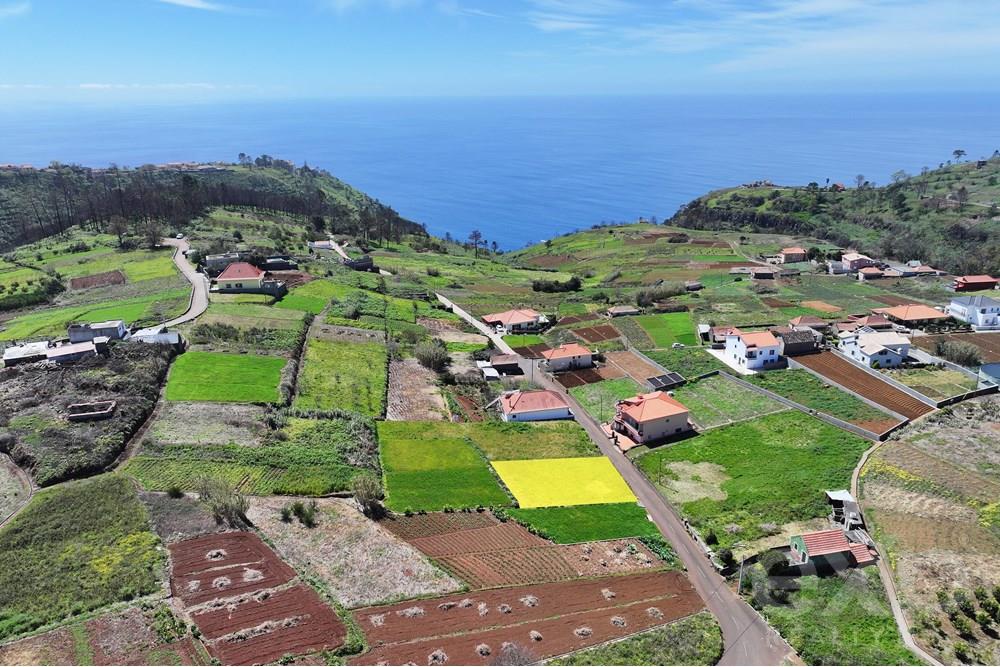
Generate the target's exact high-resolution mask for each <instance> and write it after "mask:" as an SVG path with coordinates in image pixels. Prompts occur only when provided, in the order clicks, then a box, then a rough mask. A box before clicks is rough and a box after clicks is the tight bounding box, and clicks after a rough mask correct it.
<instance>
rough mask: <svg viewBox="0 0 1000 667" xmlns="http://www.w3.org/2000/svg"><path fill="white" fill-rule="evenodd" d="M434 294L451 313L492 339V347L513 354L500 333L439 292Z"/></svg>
mask: <svg viewBox="0 0 1000 667" xmlns="http://www.w3.org/2000/svg"><path fill="white" fill-rule="evenodd" d="M434 296H436V297H437V298H438V301H440V302H441V303H443V304H444V305H445V306H447V307H448V308H451V311H452V312H453V313H455V314H456V315H458V316H459V317H461V318H462V319H463V320H465V321H466V322H468V323H469V324H471V325H472V326H474V327H476V329H477V330H479V331H480V332H482V334H483V335H484V336H486V337H487V338H489V339H490V340H491V341H493V347H495V348H496V349H498V350H500V351H501V352H503V353H504V354H514V350H513V349H512V348H511V346H510V345H508V344H507V343H506V341H504V339H503V336H501V335H500V334H498V333H497V332H496V331H494V330H493V329H491V328H490V327H488V326H486V324H485V323H483V322H481V321H480V320H478V319H476V318H475V317H473V316H472V315H470V314H469V313H468V312H466V311H465V310H463V309H462V308H459V307H458V306H457V305H455V303H454V302H453V301H451V300H450V299H448V298H447V297H444V296H442V295H440V294H435V295H434Z"/></svg>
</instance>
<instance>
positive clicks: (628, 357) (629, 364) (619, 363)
mask: <svg viewBox="0 0 1000 667" xmlns="http://www.w3.org/2000/svg"><path fill="white" fill-rule="evenodd" d="M604 358H605V359H607V360H608V364H609V365H611V366H616V367H618V368H619V369H621V371H622V372H623V373H624V374H626V375H628V376H629V377H631V378H632V379H633V380H635V381H636V382H638V383H639V384H642V385H644V384H645V382H646V380H648V379H649V378H651V377H656V376H657V375H663V371H661V370H660V369H659V368H658V367H656V366H654V365H653V364H651V363H649V362H648V361H644V360H643V359H642V358H640V357H639V355H637V354H635V353H634V352H629V351H624V352H605V353H604Z"/></svg>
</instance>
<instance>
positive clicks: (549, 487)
mask: <svg viewBox="0 0 1000 667" xmlns="http://www.w3.org/2000/svg"><path fill="white" fill-rule="evenodd" d="M492 465H493V468H494V469H495V470H496V471H497V474H498V475H500V479H502V480H503V483H504V484H506V485H507V488H508V489H510V492H511V493H513V494H514V498H516V499H517V502H518V504H520V506H521V507H556V506H562V505H597V504H600V503H626V502H635V500H636V498H635V495H634V494H633V493H632V490H631V489H629V488H628V484H626V483H625V480H624V479H622V476H621V475H619V474H618V471H617V470H615V467H614V465H613V464H612V463H611V461H609V460H608V459H607V458H605V457H603V456H588V457H585V458H571V459H532V460H528V461H493V462H492Z"/></svg>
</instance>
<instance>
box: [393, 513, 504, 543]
mask: <svg viewBox="0 0 1000 667" xmlns="http://www.w3.org/2000/svg"><path fill="white" fill-rule="evenodd" d="M498 523H499V521H497V520H496V519H495V518H494V517H493V515H492V514H490V513H489V512H449V513H444V512H431V513H429V514H414V515H413V516H403V515H397V516H390V517H387V518H385V519H383V520H382V521H380V522H379V525H380V526H382V527H383V528H385V529H386V530H388V531H389V532H390V533H392V534H393V535H395V536H396V537H399V538H400V539H403V540H413V539H416V538H421V537H431V536H432V535H441V534H443V533H451V532H455V531H459V530H470V529H475V528H484V527H486V526H495V525H497V524H498Z"/></svg>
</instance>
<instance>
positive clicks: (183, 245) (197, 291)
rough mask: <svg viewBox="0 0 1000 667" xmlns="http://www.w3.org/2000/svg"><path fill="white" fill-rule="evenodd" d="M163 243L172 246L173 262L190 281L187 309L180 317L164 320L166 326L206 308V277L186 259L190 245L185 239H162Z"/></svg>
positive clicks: (197, 313) (198, 313) (190, 316)
mask: <svg viewBox="0 0 1000 667" xmlns="http://www.w3.org/2000/svg"><path fill="white" fill-rule="evenodd" d="M162 243H163V245H169V246H173V247H174V264H176V265H177V269H178V270H179V271H180V272H181V274H182V275H183V276H184V277H185V278H187V281H188V282H189V283H191V300H190V301H189V302H188V309H187V310H186V311H184V314H183V315H181V316H180V317H175V318H174V319H172V320H170V321H168V322H164V324H165V325H166V326H168V327H174V326H177V325H178V324H184V323H185V322H190V321H191V320H193V319H194V318H196V317H198V316H199V315H201V314H202V313H204V312H205V311H206V310H208V278H206V277H205V275H204V274H202V273H198V270H197V269H196V268H195V267H194V265H193V264H191V262H189V261H188V259H187V257H185V256H184V253H185V252H187V251H188V250H190V249H191V245H190V244H189V243H188V242H187V240H186V239H163V241H162Z"/></svg>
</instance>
